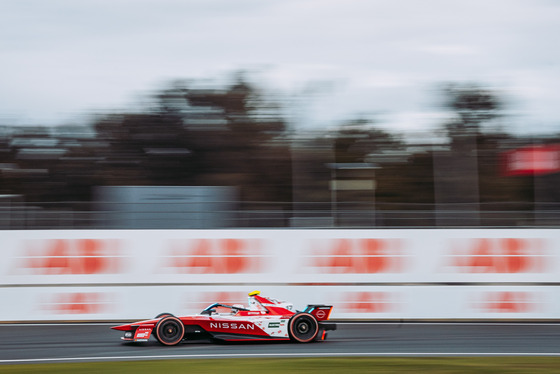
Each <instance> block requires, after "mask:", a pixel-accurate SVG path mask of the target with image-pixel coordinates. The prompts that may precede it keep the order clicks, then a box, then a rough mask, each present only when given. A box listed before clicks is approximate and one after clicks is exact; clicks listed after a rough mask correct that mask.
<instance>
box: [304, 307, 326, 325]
mask: <svg viewBox="0 0 560 374" xmlns="http://www.w3.org/2000/svg"><path fill="white" fill-rule="evenodd" d="M332 308H333V307H332V305H322V304H310V305H308V306H307V307H306V308H305V309H304V310H303V312H304V313H309V314H311V315H312V316H313V317H315V318H316V319H317V321H327V320H328V319H329V317H330V316H331V312H332Z"/></svg>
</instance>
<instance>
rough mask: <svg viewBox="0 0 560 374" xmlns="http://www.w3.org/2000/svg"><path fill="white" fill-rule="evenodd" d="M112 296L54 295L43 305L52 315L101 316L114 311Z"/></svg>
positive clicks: (100, 294) (94, 293)
mask: <svg viewBox="0 0 560 374" xmlns="http://www.w3.org/2000/svg"><path fill="white" fill-rule="evenodd" d="M112 299H113V298H112V297H111V295H109V294H106V293H100V292H72V293H58V294H54V295H52V296H51V297H49V298H48V299H47V301H44V302H42V303H41V306H42V309H43V310H45V311H48V312H50V313H52V314H101V313H107V312H109V311H110V310H111V309H112V306H113V304H114V303H113V300H112Z"/></svg>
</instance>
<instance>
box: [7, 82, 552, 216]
mask: <svg viewBox="0 0 560 374" xmlns="http://www.w3.org/2000/svg"><path fill="white" fill-rule="evenodd" d="M441 94H442V95H441V97H442V106H444V107H445V108H446V109H447V110H448V111H449V112H450V113H451V114H452V115H450V117H449V120H447V121H445V122H443V123H440V124H435V125H437V126H436V127H437V128H438V129H439V130H438V138H439V139H445V140H444V141H441V140H440V141H438V142H437V143H434V142H432V141H430V140H429V139H430V138H429V137H426V139H427V140H426V141H424V142H422V141H414V142H411V141H410V139H407V138H406V136H404V134H399V133H393V132H390V131H387V130H382V129H381V127H380V126H378V124H377V123H376V122H375V121H373V120H371V119H363V118H360V117H356V118H355V119H349V120H348V121H346V122H343V123H340V125H339V126H338V127H337V128H335V129H332V128H329V129H315V130H313V131H305V132H304V131H298V129H296V128H294V126H293V125H292V123H291V118H290V117H289V116H288V115H287V114H286V113H289V112H290V108H289V106H290V105H293V104H290V100H288V99H286V98H283V97H282V96H280V95H273V94H271V93H270V92H268V91H266V90H264V89H262V88H261V87H259V86H258V85H256V84H254V83H252V82H250V81H249V80H248V79H247V78H246V77H242V76H237V77H236V78H235V79H234V80H232V81H231V82H230V83H227V84H223V85H221V86H216V85H215V84H214V85H210V84H208V85H206V86H205V85H204V84H202V85H201V84H200V82H173V83H170V84H169V85H168V86H167V87H166V88H164V89H161V90H159V91H158V92H155V93H154V94H153V95H151V99H150V100H149V101H148V103H147V104H145V106H144V108H143V109H142V110H138V111H134V112H132V111H130V112H121V113H105V114H97V115H96V116H95V119H94V120H93V121H92V124H91V125H90V126H89V127H88V126H69V125H65V126H58V127H40V126H37V127H11V126H4V127H2V129H0V130H1V132H0V194H3V195H20V196H21V197H22V201H23V202H24V203H25V204H33V205H34V206H40V207H42V208H43V209H60V208H61V207H64V208H65V209H70V210H76V211H87V210H91V209H92V206H93V205H92V204H91V202H92V200H93V199H94V189H95V187H96V186H234V187H236V188H237V191H238V197H239V205H238V206H239V210H240V211H275V212H283V213H284V214H283V216H284V217H286V220H285V222H283V223H282V224H280V225H285V226H288V225H290V224H291V223H290V221H289V218H290V217H295V216H298V215H300V216H308V217H321V216H327V217H334V216H335V214H334V213H333V210H336V211H337V213H336V214H341V213H343V212H344V211H345V210H352V211H360V210H367V211H370V213H372V212H373V213H372V214H373V217H374V219H375V222H376V223H375V225H377V226H382V225H386V226H402V225H407V226H415V225H422V226H426V225H428V226H431V225H436V224H437V216H436V215H435V213H434V212H436V211H437V210H445V209H446V207H447V208H450V207H451V208H450V209H449V210H450V211H454V210H456V211H458V212H463V211H465V212H470V213H472V212H475V213H476V214H475V216H476V219H474V220H471V221H468V222H467V221H464V222H463V224H464V225H469V224H474V225H501V224H505V225H511V224H526V217H528V215H522V217H521V216H520V217H521V218H519V217H518V218H519V219H518V220H517V221H515V222H514V221H512V220H511V219H510V218H511V217H512V215H515V214H519V212H527V213H531V212H533V211H534V210H535V206H536V204H537V203H538V202H539V199H540V200H542V201H541V202H544V203H547V202H548V203H556V202H557V201H556V200H555V199H556V195H554V194H552V195H551V194H547V195H546V196H545V195H543V196H542V198H540V197H539V193H538V191H537V190H538V188H536V187H535V186H538V185H539V183H541V184H542V183H548V184H554V185H555V184H556V182H557V181H556V179H554V178H555V177H556V176H555V175H553V176H548V177H546V178H548V179H543V181H544V182H542V181H540V182H538V183H537V182H536V177H534V176H531V175H529V176H517V177H511V176H505V175H503V173H501V168H502V167H503V165H502V161H501V157H502V154H503V152H504V151H507V150H511V149H515V148H517V147H520V146H525V145H529V144H533V143H535V142H536V143H560V137H559V136H557V135H549V136H547V137H540V138H538V139H535V138H532V137H523V136H519V135H514V134H511V133H508V132H507V125H504V124H507V117H504V116H503V112H504V111H503V109H504V106H505V105H504V103H503V101H502V98H501V97H499V95H498V94H497V93H496V92H494V91H492V90H489V89H485V88H484V87H482V86H477V85H449V86H447V87H446V88H444V89H442V90H441ZM498 118H500V121H496V119H498ZM496 123H499V124H500V125H499V126H498V125H496ZM527 125H528V126H530V124H527ZM346 164H348V165H359V166H363V165H366V166H369V167H364V168H362V169H360V168H356V169H353V171H352V170H351V171H344V167H341V165H342V166H344V165H346ZM342 173H346V177H347V178H350V179H371V180H374V181H375V190H363V191H359V190H353V191H351V190H348V191H333V190H331V189H330V183H331V180H332V179H336V178H340V175H341V174H342ZM405 211H406V212H414V211H422V212H431V213H432V214H428V215H422V216H419V217H420V219H419V221H414V220H411V219H408V218H410V217H411V216H410V215H406V214H401V215H399V214H398V212H405ZM485 211H489V212H494V213H496V212H497V213H496V214H498V217H501V220H498V221H495V220H494V219H495V217H496V216H493V217H490V216H485V215H480V214H478V213H479V212H485ZM306 212H308V213H306ZM309 212H311V213H309ZM515 212H516V213H515ZM470 213H469V214H470ZM531 214H532V213H531ZM399 217H401V218H402V219H400V220H399ZM403 217H404V218H403ZM407 217H408V218H407ZM442 217H444V218H445V216H442ZM453 217H456V218H457V217H459V218H461V214H459V215H454V216H453ZM464 217H467V216H464ZM487 217H490V218H487ZM467 218H468V219H471V218H472V217H471V216H469V217H467ZM349 222H350V221H349ZM442 222H443V223H442V224H444V225H445V220H444V221H442ZM449 222H452V220H451V221H449ZM469 222H470V223H469ZM440 223H441V222H440ZM334 224H337V223H336V217H335V222H334ZM338 224H340V225H344V223H343V222H341V223H338ZM358 225H360V224H358Z"/></svg>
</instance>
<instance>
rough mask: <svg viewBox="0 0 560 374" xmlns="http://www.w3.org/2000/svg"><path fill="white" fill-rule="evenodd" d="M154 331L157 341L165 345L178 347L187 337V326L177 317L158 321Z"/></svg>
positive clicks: (167, 317) (168, 317)
mask: <svg viewBox="0 0 560 374" xmlns="http://www.w3.org/2000/svg"><path fill="white" fill-rule="evenodd" d="M154 330H155V333H156V334H155V335H156V339H157V340H158V342H160V343H161V344H163V345H177V344H179V343H180V342H181V341H182V340H183V337H184V336H185V326H184V325H183V322H181V320H180V319H179V318H177V317H175V316H166V317H163V318H162V319H160V320H159V321H158V323H157V324H156V327H155V329H154Z"/></svg>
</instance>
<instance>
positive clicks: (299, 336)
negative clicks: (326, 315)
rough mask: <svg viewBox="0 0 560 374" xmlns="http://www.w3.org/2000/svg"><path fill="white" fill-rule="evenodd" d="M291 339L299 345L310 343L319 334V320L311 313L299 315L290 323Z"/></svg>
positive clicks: (294, 316)
mask: <svg viewBox="0 0 560 374" xmlns="http://www.w3.org/2000/svg"><path fill="white" fill-rule="evenodd" d="M288 333H289V335H290V339H292V340H293V341H295V342H298V343H309V342H311V341H313V339H315V338H316V337H317V334H318V333H319V323H318V322H317V319H315V317H313V316H312V315H311V314H309V313H297V314H294V315H293V316H292V318H290V321H289V322H288Z"/></svg>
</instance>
